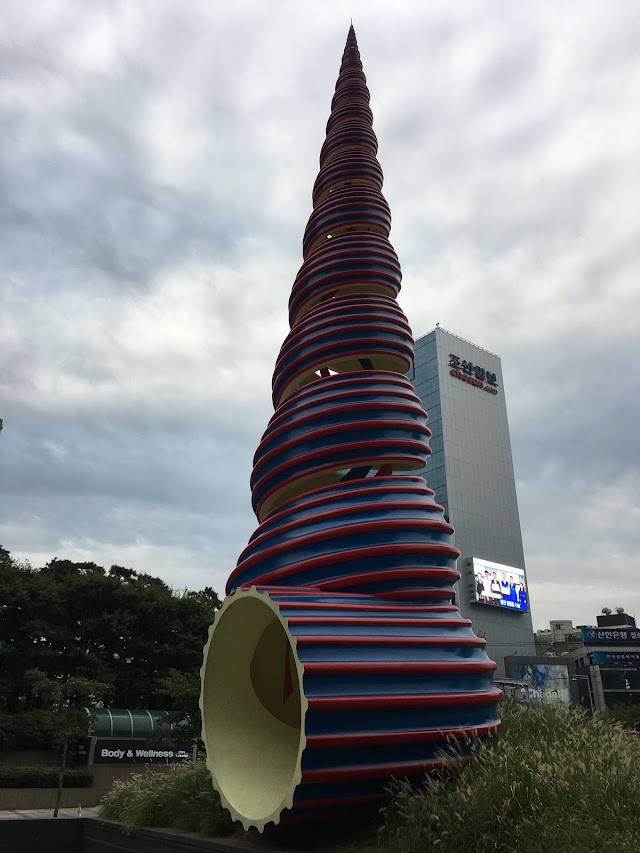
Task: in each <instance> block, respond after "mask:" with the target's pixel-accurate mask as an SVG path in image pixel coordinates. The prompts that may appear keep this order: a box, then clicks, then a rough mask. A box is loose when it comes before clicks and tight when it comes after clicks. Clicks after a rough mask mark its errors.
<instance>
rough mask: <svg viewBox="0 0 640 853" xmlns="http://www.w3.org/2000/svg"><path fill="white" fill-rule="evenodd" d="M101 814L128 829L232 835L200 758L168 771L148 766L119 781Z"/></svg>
mask: <svg viewBox="0 0 640 853" xmlns="http://www.w3.org/2000/svg"><path fill="white" fill-rule="evenodd" d="M101 816H102V817H104V818H107V819H109V820H117V821H120V822H121V823H123V824H124V825H125V826H126V827H127V828H128V829H133V828H135V827H140V826H155V827H164V828H167V829H178V830H182V831H183V832H196V833H198V834H199V835H209V836H221V835H228V834H229V833H230V832H231V831H232V829H233V823H232V821H231V818H230V816H229V813H228V812H227V811H226V809H224V808H223V807H222V805H221V803H220V798H219V797H218V795H217V793H216V792H215V791H214V790H213V786H212V784H211V776H210V774H209V771H208V770H207V768H206V766H205V764H204V762H200V761H198V762H196V763H192V762H185V763H184V764H178V765H174V766H172V767H171V769H170V770H169V771H168V772H166V773H154V772H153V771H150V770H147V771H145V772H144V773H139V774H137V775H135V776H132V777H131V778H130V779H128V780H126V781H121V782H116V784H115V785H114V787H113V788H112V790H111V791H110V793H109V794H107V796H106V797H105V799H104V800H103V801H102V808H101Z"/></svg>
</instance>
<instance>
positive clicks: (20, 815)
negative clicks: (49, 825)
mask: <svg viewBox="0 0 640 853" xmlns="http://www.w3.org/2000/svg"><path fill="white" fill-rule="evenodd" d="M98 811H99V806H94V807H93V808H90V809H82V814H81V815H79V814H78V810H77V809H60V810H59V811H58V817H97V816H98ZM34 817H53V809H15V810H14V811H0V820H26V819H27V818H30V819H33V818H34Z"/></svg>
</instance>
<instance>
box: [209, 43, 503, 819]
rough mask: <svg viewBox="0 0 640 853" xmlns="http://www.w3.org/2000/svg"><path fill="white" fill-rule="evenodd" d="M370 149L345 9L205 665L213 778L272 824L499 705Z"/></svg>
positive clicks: (368, 791)
mask: <svg viewBox="0 0 640 853" xmlns="http://www.w3.org/2000/svg"><path fill="white" fill-rule="evenodd" d="M376 151H377V140H376V137H375V134H374V132H373V130H372V114H371V110H370V109H369V91H368V89H367V86H366V80H365V76H364V74H363V72H362V64H361V62H360V55H359V52H358V46H357V43H356V37H355V33H354V30H353V27H351V29H350V30H349V35H348V38H347V44H346V48H345V51H344V55H343V59H342V66H341V68H340V74H339V76H338V82H337V84H336V90H335V94H334V96H333V100H332V103H331V115H330V118H329V121H328V124H327V137H326V140H325V142H324V145H323V146H322V152H321V155H320V172H319V174H318V177H317V179H316V182H315V185H314V188H313V205H314V207H313V212H312V214H311V216H310V217H309V221H308V223H307V227H306V229H305V232H304V240H303V254H304V262H303V264H302V267H301V268H300V271H299V273H298V275H297V277H296V280H295V282H294V285H293V290H292V293H291V299H290V302H289V308H290V322H291V332H290V333H289V335H288V336H287V339H286V340H285V342H284V344H283V345H282V349H281V351H280V355H279V357H278V360H277V363H276V368H275V372H274V375H273V402H274V407H275V413H274V415H273V417H272V419H271V421H270V423H269V425H268V426H267V429H266V431H265V433H264V435H263V438H262V441H261V442H260V445H259V447H258V450H257V452H256V455H255V458H254V469H253V475H252V478H251V489H252V497H253V507H254V510H255V512H256V515H257V517H258V521H259V522H260V525H259V527H258V529H257V530H256V532H255V533H254V534H253V536H252V537H251V539H250V541H249V544H248V546H247V548H246V549H245V550H244V552H243V553H242V554H241V555H240V559H239V561H238V565H237V567H236V569H235V570H234V571H233V573H232V574H231V577H230V578H229V582H228V584H227V593H228V598H227V599H226V600H225V602H224V604H223V606H222V608H221V609H220V611H219V612H218V614H217V615H216V619H215V622H214V624H213V625H212V626H211V631H210V637H209V642H208V644H207V647H206V648H205V660H204V664H203V668H202V699H201V706H202V717H203V738H204V741H205V744H206V748H207V763H208V767H209V769H210V771H211V774H212V777H213V784H214V786H215V788H216V789H217V790H218V791H219V793H220V796H221V798H222V802H223V804H224V805H225V806H226V807H227V808H228V809H229V811H230V812H231V815H232V816H233V817H234V818H235V819H237V820H240V821H242V823H243V825H244V827H245V828H248V827H249V826H254V827H257V828H258V829H259V830H261V831H262V830H263V829H264V827H265V826H266V825H268V824H270V823H273V824H277V823H279V822H281V821H282V820H292V819H314V818H317V819H321V818H324V817H326V816H328V815H333V814H339V813H341V812H344V811H345V810H350V809H354V808H357V807H360V806H362V805H364V804H367V803H369V802H374V801H376V800H379V799H382V798H383V797H384V796H385V787H386V786H387V785H388V782H389V779H390V777H391V776H396V777H398V776H400V777H409V778H411V779H414V780H419V779H420V778H421V777H422V776H423V775H424V773H425V771H427V770H429V769H432V768H435V767H437V766H439V764H440V759H439V757H438V754H439V751H440V750H441V749H442V748H443V746H444V745H445V744H446V743H447V741H449V740H450V739H452V738H456V739H464V738H466V737H467V736H468V735H470V734H471V733H479V734H480V735H482V734H486V733H487V732H489V731H490V730H491V729H493V728H494V727H495V726H496V725H497V724H498V718H497V711H496V702H497V699H498V698H499V696H500V691H499V690H496V689H495V687H494V684H493V678H492V673H493V671H494V669H495V664H494V663H492V662H491V661H490V660H489V658H488V657H487V655H486V653H485V651H484V645H485V642H484V640H482V639H479V638H478V637H476V636H475V635H474V634H473V632H472V630H471V622H470V621H469V620H468V619H463V618H462V617H461V616H460V614H459V612H458V609H457V607H456V606H455V605H454V604H453V603H452V602H453V597H454V592H453V584H454V582H455V581H456V580H457V579H458V577H459V575H458V572H457V571H456V559H457V557H458V556H459V553H458V551H457V550H456V549H455V548H454V547H453V544H452V533H453V528H452V527H451V526H450V525H449V524H448V523H447V521H446V520H445V518H444V515H443V510H442V507H441V506H438V505H437V504H436V503H435V501H434V499H433V491H432V490H431V489H429V488H428V487H427V485H426V483H425V481H424V480H423V479H422V478H421V477H419V476H416V475H414V474H411V472H412V471H418V470H421V469H422V468H424V466H425V464H426V461H427V457H428V455H429V453H430V450H429V445H428V438H429V436H430V432H429V429H428V427H427V415H426V413H425V411H424V409H423V408H422V405H421V402H420V399H419V398H418V396H417V395H416V393H415V391H414V389H413V387H412V385H411V383H410V382H409V381H408V380H407V379H406V378H405V376H404V375H403V374H404V373H406V371H407V369H408V368H409V367H410V365H411V360H412V357H413V338H412V335H411V330H410V328H409V325H408V323H407V320H406V318H405V316H404V314H403V313H402V311H401V310H400V308H399V307H398V304H397V302H396V301H395V297H396V295H397V293H398V291H399V289H400V280H401V273H400V264H399V262H398V258H397V256H396V253H395V252H394V250H393V247H392V246H391V244H390V243H389V240H388V236H389V230H390V226H391V217H390V213H389V207H388V205H387V202H386V201H385V199H384V196H383V195H382V192H381V189H382V170H381V168H380V165H379V164H378V161H377V159H376Z"/></svg>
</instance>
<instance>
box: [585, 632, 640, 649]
mask: <svg viewBox="0 0 640 853" xmlns="http://www.w3.org/2000/svg"><path fill="white" fill-rule="evenodd" d="M582 642H583V643H584V644H585V646H590V645H592V644H593V643H616V644H617V643H619V644H620V645H626V644H628V643H630V644H631V645H634V646H635V645H640V628H583V629H582Z"/></svg>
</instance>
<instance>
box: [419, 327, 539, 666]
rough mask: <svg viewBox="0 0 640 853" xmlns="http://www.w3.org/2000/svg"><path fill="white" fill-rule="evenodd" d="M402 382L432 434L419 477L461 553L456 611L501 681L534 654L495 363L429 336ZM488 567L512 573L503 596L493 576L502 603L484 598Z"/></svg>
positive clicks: (445, 337) (459, 342)
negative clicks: (510, 665)
mask: <svg viewBox="0 0 640 853" xmlns="http://www.w3.org/2000/svg"><path fill="white" fill-rule="evenodd" d="M409 376H410V378H411V379H412V381H413V383H414V386H415V388H416V391H417V392H418V394H419V395H420V397H421V398H422V402H423V404H424V407H425V409H426V410H427V413H428V415H429V427H430V429H431V431H432V433H433V437H432V439H431V442H430V444H431V449H432V455H431V458H430V459H429V463H428V466H427V469H426V471H425V472H423V475H424V476H425V477H426V480H427V483H428V485H429V486H430V487H431V488H432V489H434V491H435V496H436V500H437V501H438V503H440V504H442V506H443V507H444V510H445V513H446V515H447V516H448V518H449V520H450V521H451V524H453V526H454V527H455V531H456V532H455V544H456V547H457V548H459V549H460V552H461V554H460V559H459V561H458V569H459V571H460V574H461V579H460V581H459V582H458V588H457V603H458V605H459V607H460V611H461V612H462V614H463V615H464V616H467V617H468V618H470V619H472V620H473V625H474V630H475V631H476V633H480V634H481V636H484V637H485V638H486V640H487V652H488V654H489V656H490V657H491V658H493V660H495V661H496V663H497V664H498V670H497V673H496V675H497V676H504V675H505V669H504V658H505V656H506V655H527V654H532V653H533V651H534V649H535V645H534V639H533V626H532V621H531V612H530V609H529V600H528V588H527V585H526V579H525V580H524V582H523V583H518V581H519V580H523V574H522V573H523V572H524V569H525V563H524V552H523V548H522V535H521V532H520V517H519V514H518V501H517V497H516V485H515V478H514V473H513V461H512V457H511V442H510V439H509V424H508V420H507V407H506V401H505V394H504V383H503V379H502V367H501V362H500V358H499V357H498V356H497V355H495V354H494V353H491V352H488V351H487V350H484V349H482V348H481V347H478V346H476V345H475V344H472V343H469V342H468V341H465V340H463V339H462V338H459V337H457V336H456V335H453V334H451V333H450V332H448V331H446V330H445V329H442V328H440V327H437V328H435V329H433V331H431V332H429V334H427V335H425V336H424V337H422V338H419V339H418V340H417V341H416V350H415V360H414V366H413V371H412V372H410V373H409ZM474 559H475V560H476V561H483V563H484V565H482V569H485V567H486V564H487V563H489V574H488V577H489V580H488V581H486V582H485V584H484V587H486V589H483V584H482V582H480V583H479V581H478V577H479V575H480V571H479V568H480V566H479V563H478V562H476V564H475V566H474V563H473V561H474ZM492 563H493V564H500V566H504V567H513V568H514V569H519V570H520V572H519V573H515V572H513V573H511V574H512V575H513V577H514V578H515V581H516V583H514V582H513V581H511V589H509V582H510V574H509V572H508V569H507V571H506V572H505V573H504V574H505V575H506V578H503V573H502V571H501V570H500V569H498V570H497V571H496V576H497V581H498V584H500V582H501V581H502V583H503V584H504V585H503V591H502V595H501V594H500V591H498V592H495V593H494V592H492V591H490V589H489V586H490V579H491V577H492V575H493V572H492V568H493V567H492V566H491V564H492ZM483 577H486V575H483ZM496 588H497V589H498V590H499V586H497V587H496Z"/></svg>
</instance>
